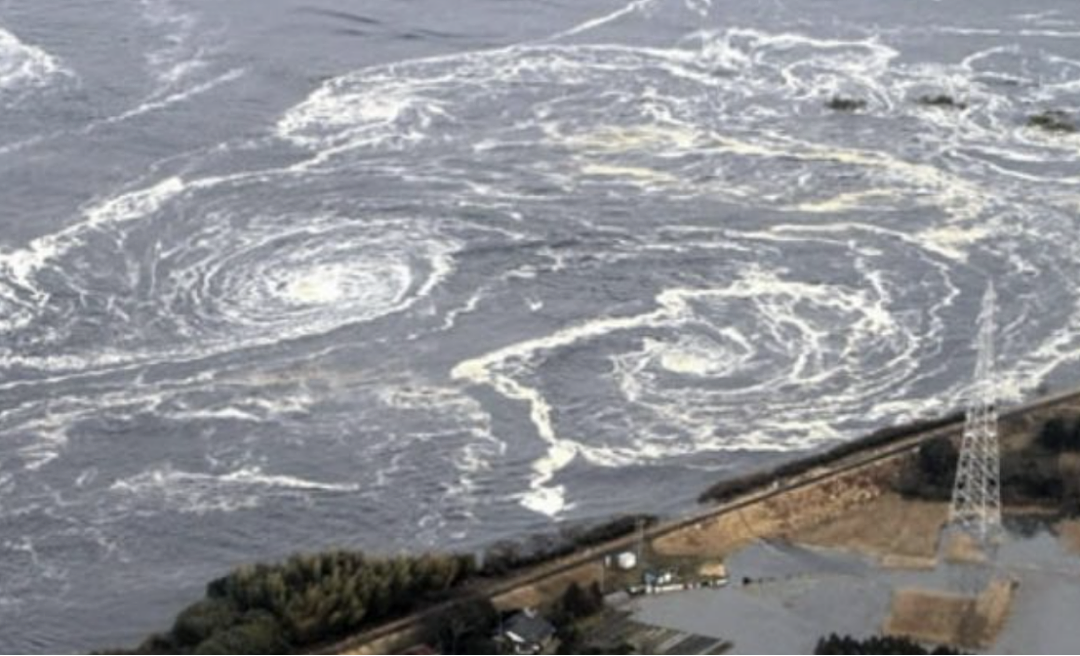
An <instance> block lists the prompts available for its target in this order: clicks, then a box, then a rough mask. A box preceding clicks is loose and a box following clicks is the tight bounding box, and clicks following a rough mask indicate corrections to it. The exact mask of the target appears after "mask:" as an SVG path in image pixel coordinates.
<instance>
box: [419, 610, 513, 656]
mask: <svg viewBox="0 0 1080 656" xmlns="http://www.w3.org/2000/svg"><path fill="white" fill-rule="evenodd" d="M498 624H499V613H498V611H496V610H495V606H493V605H492V603H491V601H490V600H488V599H486V598H484V597H469V598H467V599H465V600H462V601H460V602H459V603H456V604H453V605H452V606H450V607H448V608H446V610H444V611H443V612H441V613H439V614H438V615H437V616H435V617H432V618H430V619H429V620H428V626H427V628H426V631H425V632H426V633H427V634H428V635H430V636H432V637H433V638H434V640H435V641H436V646H437V647H438V651H439V653H440V654H497V653H499V651H498V647H497V645H496V644H495V642H494V641H493V640H492V638H491V637H492V635H494V633H495V631H496V629H497V627H498Z"/></svg>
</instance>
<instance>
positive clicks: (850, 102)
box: [825, 96, 866, 112]
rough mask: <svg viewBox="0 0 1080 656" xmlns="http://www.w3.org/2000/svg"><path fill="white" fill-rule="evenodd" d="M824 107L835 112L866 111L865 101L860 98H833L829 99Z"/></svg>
mask: <svg viewBox="0 0 1080 656" xmlns="http://www.w3.org/2000/svg"><path fill="white" fill-rule="evenodd" d="M825 106H826V107H828V108H829V109H831V110H833V111H835V112H856V111H859V110H862V109H866V101H865V100H862V99H861V98H845V97H843V96H833V97H832V98H830V99H829V102H827V103H825Z"/></svg>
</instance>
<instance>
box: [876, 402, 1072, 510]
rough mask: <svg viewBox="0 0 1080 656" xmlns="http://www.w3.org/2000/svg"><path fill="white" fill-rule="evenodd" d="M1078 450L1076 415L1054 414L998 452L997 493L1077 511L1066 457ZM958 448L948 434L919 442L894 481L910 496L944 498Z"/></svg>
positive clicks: (950, 485) (1010, 498)
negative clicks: (1024, 441)
mask: <svg viewBox="0 0 1080 656" xmlns="http://www.w3.org/2000/svg"><path fill="white" fill-rule="evenodd" d="M1077 453H1080V420H1078V419H1076V418H1067V417H1054V418H1052V419H1050V420H1048V421H1046V422H1045V423H1044V424H1043V425H1042V426H1041V427H1040V429H1039V432H1038V433H1037V434H1036V435H1035V436H1034V439H1032V440H1031V442H1030V443H1029V444H1028V445H1027V446H1025V447H1024V448H1022V449H1018V450H1010V451H1006V452H1003V453H1002V457H1001V498H1002V501H1003V502H1005V503H1009V504H1025V503H1037V504H1043V505H1046V504H1053V505H1057V506H1059V507H1060V508H1061V510H1062V511H1063V512H1065V513H1068V514H1074V513H1076V512H1080V469H1078V467H1077V465H1075V464H1074V465H1070V464H1069V462H1070V461H1072V460H1076V458H1075V457H1070V454H1077ZM959 457H960V454H959V449H958V447H957V445H956V444H955V443H954V442H953V441H952V440H950V439H948V438H944V437H942V438H938V439H934V440H930V441H928V442H926V443H924V444H923V445H921V446H920V447H919V450H918V453H917V454H916V457H915V459H914V460H913V463H912V466H910V467H907V468H906V469H905V470H904V471H903V472H902V473H901V475H900V477H899V480H898V482H897V489H898V491H899V492H900V493H901V494H902V495H904V496H906V497H909V498H918V499H927V500H933V501H948V500H949V499H950V498H951V496H952V488H953V482H954V479H955V477H956V467H957V463H958V462H959Z"/></svg>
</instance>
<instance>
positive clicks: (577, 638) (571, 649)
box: [551, 583, 604, 654]
mask: <svg viewBox="0 0 1080 656" xmlns="http://www.w3.org/2000/svg"><path fill="white" fill-rule="evenodd" d="M602 610H604V595H603V593H602V592H601V591H600V586H599V585H598V584H596V583H594V584H593V585H591V586H589V587H587V588H582V587H581V586H580V585H578V584H577V583H571V584H570V585H569V586H567V588H566V592H564V593H563V596H562V598H561V599H559V602H558V604H556V607H555V609H554V611H553V613H552V617H551V621H552V623H553V624H554V625H555V628H556V634H555V635H556V637H557V638H558V640H559V653H560V654H584V653H589V652H588V650H587V647H588V645H587V636H588V631H587V630H586V628H585V627H584V626H583V625H584V624H585V623H586V622H587V620H589V619H590V618H592V617H595V616H596V615H597V614H599V613H600V612H601V611H602ZM594 653H601V652H594Z"/></svg>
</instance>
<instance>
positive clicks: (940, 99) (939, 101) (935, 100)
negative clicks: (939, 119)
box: [916, 93, 967, 110]
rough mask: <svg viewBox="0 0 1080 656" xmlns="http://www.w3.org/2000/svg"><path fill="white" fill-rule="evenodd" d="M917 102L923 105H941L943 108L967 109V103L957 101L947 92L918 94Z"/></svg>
mask: <svg viewBox="0 0 1080 656" xmlns="http://www.w3.org/2000/svg"><path fill="white" fill-rule="evenodd" d="M916 102H917V103H919V104H920V105H923V106H925V107H941V108H944V109H960V110H963V109H967V103H965V102H959V101H957V100H956V98H953V97H952V96H950V95H949V94H947V93H939V94H936V95H929V94H928V95H925V96H919V98H918V100H916Z"/></svg>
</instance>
